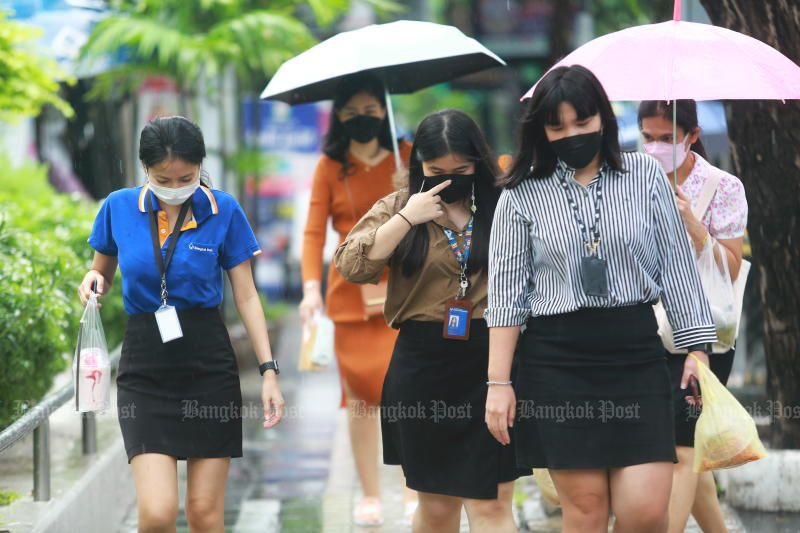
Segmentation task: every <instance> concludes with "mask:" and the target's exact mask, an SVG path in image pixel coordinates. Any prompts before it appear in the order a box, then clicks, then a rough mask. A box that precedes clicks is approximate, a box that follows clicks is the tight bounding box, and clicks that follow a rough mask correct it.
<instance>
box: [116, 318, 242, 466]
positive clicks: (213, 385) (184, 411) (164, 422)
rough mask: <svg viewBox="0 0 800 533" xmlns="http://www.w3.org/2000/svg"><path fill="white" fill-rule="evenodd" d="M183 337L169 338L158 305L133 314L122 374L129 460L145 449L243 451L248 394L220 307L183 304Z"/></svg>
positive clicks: (202, 453) (199, 453) (204, 453)
mask: <svg viewBox="0 0 800 533" xmlns="http://www.w3.org/2000/svg"><path fill="white" fill-rule="evenodd" d="M178 317H179V319H180V323H181V328H182V330H183V337H182V338H180V339H176V340H174V341H171V342H168V343H166V344H164V343H163V342H161V336H160V334H159V332H158V326H157V325H156V320H155V316H154V314H153V313H140V314H135V315H131V316H130V318H129V321H128V329H127V330H126V332H125V339H124V341H123V344H122V356H121V358H120V362H119V372H118V375H117V410H118V415H119V424H120V428H121V429H122V438H123V441H124V442H125V451H126V452H127V454H128V462H129V463H130V461H131V459H132V458H133V457H134V456H136V455H138V454H140V453H161V454H165V455H171V456H174V457H177V458H178V459H186V458H188V457H241V456H242V418H241V412H242V394H241V389H240V388H239V371H238V368H237V365H236V358H235V356H234V353H233V348H232V346H231V342H230V338H229V337H228V331H227V329H226V328H225V324H224V323H223V322H222V317H221V316H220V311H219V309H218V308H211V309H188V310H184V311H178Z"/></svg>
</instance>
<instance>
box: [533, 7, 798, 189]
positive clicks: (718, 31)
mask: <svg viewBox="0 0 800 533" xmlns="http://www.w3.org/2000/svg"><path fill="white" fill-rule="evenodd" d="M569 65H583V66H584V67H586V68H588V69H589V70H591V71H592V72H593V73H594V75H595V76H597V79H599V80H600V82H601V83H602V84H603V87H604V88H605V90H606V93H607V94H608V97H609V98H610V99H611V100H667V101H672V100H673V99H675V100H680V99H694V100H786V99H800V67H798V66H797V65H796V64H795V63H794V62H793V61H792V60H791V59H789V58H788V57H786V56H785V55H783V54H781V53H780V52H778V51H777V50H775V49H774V48H772V47H771V46H769V45H767V44H764V43H762V42H761V41H759V40H758V39H754V38H752V37H749V36H747V35H744V34H742V33H739V32H735V31H732V30H728V29H726V28H720V27H719V26H712V25H710V24H699V23H696V22H686V21H683V20H681V0H675V8H674V11H673V20H671V21H669V22H662V23H660V24H645V25H643V26H634V27H632V28H626V29H624V30H620V31H617V32H614V33H609V34H607V35H603V36H601V37H598V38H596V39H593V40H591V41H589V42H588V43H586V44H584V45H583V46H581V47H580V48H578V49H576V50H575V51H573V52H572V53H571V54H569V55H568V56H566V57H565V58H564V59H562V60H561V61H559V62H558V63H556V64H555V65H553V67H551V69H550V70H552V69H554V68H556V67H561V66H569ZM538 83H539V82H536V84H535V85H534V86H533V87H531V89H530V90H529V91H528V92H527V93H525V95H524V96H523V97H522V98H521V100H526V99H528V98H530V97H531V96H532V95H533V91H534V89H536V85H538ZM672 112H673V117H672V127H673V135H672V142H673V163H674V161H675V143H676V142H677V140H676V139H675V113H676V108H675V106H673V108H672ZM673 178H674V179H675V183H676V186H677V170H676V171H675V172H673Z"/></svg>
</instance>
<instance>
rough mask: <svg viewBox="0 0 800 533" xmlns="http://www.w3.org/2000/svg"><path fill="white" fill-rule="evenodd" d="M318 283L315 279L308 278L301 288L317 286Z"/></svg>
mask: <svg viewBox="0 0 800 533" xmlns="http://www.w3.org/2000/svg"><path fill="white" fill-rule="evenodd" d="M318 285H319V281H317V280H315V279H310V280H308V281H306V282H305V283H303V288H304V289H311V288H314V287H317V286H318Z"/></svg>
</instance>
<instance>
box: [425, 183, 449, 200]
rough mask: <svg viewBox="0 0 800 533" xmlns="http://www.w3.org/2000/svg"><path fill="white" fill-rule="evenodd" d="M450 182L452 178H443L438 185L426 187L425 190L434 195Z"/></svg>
mask: <svg viewBox="0 0 800 533" xmlns="http://www.w3.org/2000/svg"><path fill="white" fill-rule="evenodd" d="M451 183H453V180H445V181H443V182H441V183H440V184H439V185H437V186H435V187H431V188H430V189H428V191H427V192H428V194H429V195H431V196H435V195H437V194H439V191H441V190H442V189H444V188H445V187H447V186H448V185H450V184H451Z"/></svg>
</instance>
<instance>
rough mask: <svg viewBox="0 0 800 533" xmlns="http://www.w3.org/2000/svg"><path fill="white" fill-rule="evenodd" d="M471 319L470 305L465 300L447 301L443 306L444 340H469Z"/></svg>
mask: <svg viewBox="0 0 800 533" xmlns="http://www.w3.org/2000/svg"><path fill="white" fill-rule="evenodd" d="M471 319H472V304H471V303H470V302H468V301H467V300H447V302H445V304H444V325H443V326H444V327H443V331H442V337H444V338H445V339H458V340H462V341H465V340H469V325H470V322H471Z"/></svg>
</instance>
